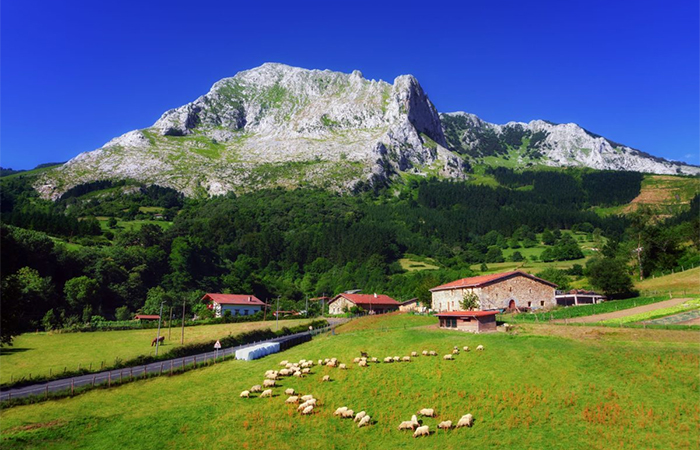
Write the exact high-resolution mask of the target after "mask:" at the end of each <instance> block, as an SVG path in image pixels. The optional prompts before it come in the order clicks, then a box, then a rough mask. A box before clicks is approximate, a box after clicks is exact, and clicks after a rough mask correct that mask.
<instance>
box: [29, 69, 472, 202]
mask: <svg viewBox="0 0 700 450" xmlns="http://www.w3.org/2000/svg"><path fill="white" fill-rule="evenodd" d="M446 147H447V142H446V139H445V136H444V134H443V130H442V126H441V122H440V117H439V115H438V113H437V111H436V110H435V107H434V106H433V104H432V103H431V102H430V100H429V99H428V97H427V96H426V94H425V93H424V92H423V89H422V88H421V86H420V84H419V83H418V81H417V80H416V79H415V78H414V77H412V76H410V75H403V76H400V77H398V78H396V79H395V80H394V83H393V84H388V83H386V82H384V81H375V80H366V79H365V78H363V76H362V74H361V73H360V72H359V71H355V72H353V73H352V74H343V73H339V72H331V71H328V70H325V71H319V70H305V69H300V68H295V67H289V66H286V65H282V64H270V63H268V64H264V65H262V66H261V67H258V68H255V69H252V70H248V71H244V72H240V73H238V74H236V75H235V76H234V77H232V78H226V79H223V80H221V81H218V82H217V83H215V84H214V86H212V88H211V90H210V91H209V92H208V93H207V94H205V95H203V96H201V97H200V98H198V99H197V100H195V101H194V102H192V103H189V104H187V105H184V106H181V107H179V108H176V109H172V110H170V111H167V112H166V113H165V114H163V115H162V117H161V118H160V119H159V120H158V121H157V122H156V123H155V124H153V126H151V127H149V128H145V129H142V130H135V131H131V132H128V133H126V134H124V135H122V136H120V137H117V138H115V139H113V140H111V141H109V142H108V143H107V144H105V145H104V146H103V147H102V148H100V149H98V150H95V151H91V152H86V153H82V154H80V155H78V156H76V157H75V158H73V159H72V160H70V161H68V162H67V163H66V164H65V165H63V166H61V167H59V168H57V169H55V170H52V171H50V172H48V173H46V174H45V175H44V176H43V177H41V178H40V179H39V180H38V182H37V184H36V187H37V189H38V190H39V191H40V193H41V194H42V196H43V197H45V198H53V199H56V198H58V197H60V195H61V194H62V193H63V192H65V191H66V190H68V189H69V188H71V187H73V186H76V185H78V184H81V183H86V182H90V181H95V180H104V179H125V178H126V179H132V180H134V181H137V182H141V183H154V184H158V185H161V186H166V187H171V188H174V189H177V190H178V191H181V192H183V193H185V194H186V195H189V196H194V195H216V194H223V193H226V192H229V191H245V190H252V189H256V188H260V187H269V186H285V187H294V186H300V185H313V186H319V187H324V188H330V189H337V190H348V189H351V188H352V187H354V186H355V185H356V184H357V183H358V182H369V183H372V182H377V181H381V180H386V179H388V178H389V177H391V176H392V175H394V174H396V173H398V172H409V173H417V174H432V175H438V176H443V177H450V178H463V177H464V169H465V167H464V166H463V159H462V158H461V157H460V156H459V155H456V154H454V153H452V152H451V151H449V150H448V149H447V148H446Z"/></svg>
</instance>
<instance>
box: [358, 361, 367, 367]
mask: <svg viewBox="0 0 700 450" xmlns="http://www.w3.org/2000/svg"><path fill="white" fill-rule="evenodd" d="M357 366H358V367H367V361H360V362H359V363H357Z"/></svg>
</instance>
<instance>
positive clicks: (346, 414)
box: [340, 409, 355, 419]
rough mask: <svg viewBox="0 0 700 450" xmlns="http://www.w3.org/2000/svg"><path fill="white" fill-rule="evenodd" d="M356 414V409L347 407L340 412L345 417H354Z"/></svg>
mask: <svg viewBox="0 0 700 450" xmlns="http://www.w3.org/2000/svg"><path fill="white" fill-rule="evenodd" d="M354 416H355V411H353V410H352V409H347V410H345V411H343V412H342V413H341V414H340V417H342V418H343V419H352V418H353V417H354Z"/></svg>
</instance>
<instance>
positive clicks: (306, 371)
mask: <svg viewBox="0 0 700 450" xmlns="http://www.w3.org/2000/svg"><path fill="white" fill-rule="evenodd" d="M310 373H311V369H309V368H308V367H305V368H303V369H301V374H302V375H308V374H310Z"/></svg>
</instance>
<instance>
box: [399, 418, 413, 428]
mask: <svg viewBox="0 0 700 450" xmlns="http://www.w3.org/2000/svg"><path fill="white" fill-rule="evenodd" d="M416 427H418V425H417V424H415V423H413V422H412V421H410V420H404V421H403V422H401V423H400V424H399V430H415V429H416Z"/></svg>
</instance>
